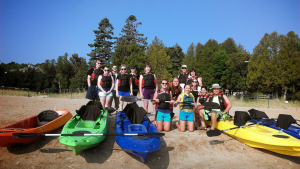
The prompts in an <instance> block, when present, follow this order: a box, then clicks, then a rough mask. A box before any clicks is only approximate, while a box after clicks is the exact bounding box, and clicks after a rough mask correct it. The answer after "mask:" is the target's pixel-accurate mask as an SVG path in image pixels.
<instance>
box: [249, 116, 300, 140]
mask: <svg viewBox="0 0 300 169" xmlns="http://www.w3.org/2000/svg"><path fill="white" fill-rule="evenodd" d="M249 122H251V123H260V124H261V125H264V126H267V127H270V128H272V129H275V130H278V132H279V131H280V132H284V133H286V134H289V135H291V136H293V137H295V138H297V139H299V140H300V127H297V126H293V125H291V126H290V127H289V128H288V129H287V130H284V129H281V128H279V127H277V126H276V123H277V121H276V120H272V119H262V120H257V121H254V120H249Z"/></svg>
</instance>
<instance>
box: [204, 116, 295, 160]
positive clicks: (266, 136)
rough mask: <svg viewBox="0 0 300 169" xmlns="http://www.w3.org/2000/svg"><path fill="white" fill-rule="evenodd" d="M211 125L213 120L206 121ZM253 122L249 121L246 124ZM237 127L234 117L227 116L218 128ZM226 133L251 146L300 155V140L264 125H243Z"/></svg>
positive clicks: (217, 124) (219, 122) (290, 154)
mask: <svg viewBox="0 0 300 169" xmlns="http://www.w3.org/2000/svg"><path fill="white" fill-rule="evenodd" d="M206 122H207V124H208V125H211V121H206ZM249 124H253V123H251V122H247V123H246V125H249ZM233 127H237V126H236V125H234V120H233V118H230V117H228V116H227V117H226V118H225V120H222V121H218V122H217V123H216V128H217V129H219V130H225V129H229V128H233ZM224 133H225V134H227V135H229V136H231V137H233V138H235V139H237V140H238V141H240V142H242V143H244V144H247V145H248V146H250V147H255V148H261V149H266V150H269V151H273V152H276V153H279V154H284V155H289V156H297V157H300V141H299V139H297V138H295V137H292V136H290V135H288V134H286V133H284V132H282V133H281V132H278V130H275V129H272V128H269V127H266V126H262V125H259V124H255V125H251V126H247V127H241V128H237V129H233V130H228V131H224Z"/></svg>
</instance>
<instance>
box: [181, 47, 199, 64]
mask: <svg viewBox="0 0 300 169" xmlns="http://www.w3.org/2000/svg"><path fill="white" fill-rule="evenodd" d="M195 60H196V59H195V45H194V43H192V44H191V45H190V46H189V48H188V50H187V52H186V55H185V57H184V59H183V65H187V67H188V70H191V69H195V66H196V65H195Z"/></svg>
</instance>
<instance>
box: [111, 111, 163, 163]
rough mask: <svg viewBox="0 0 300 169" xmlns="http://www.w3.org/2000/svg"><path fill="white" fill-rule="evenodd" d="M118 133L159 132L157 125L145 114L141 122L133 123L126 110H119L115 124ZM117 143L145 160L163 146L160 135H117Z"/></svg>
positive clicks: (126, 150)
mask: <svg viewBox="0 0 300 169" xmlns="http://www.w3.org/2000/svg"><path fill="white" fill-rule="evenodd" d="M115 133H116V134H130V133H158V131H157V129H156V127H155V126H154V125H153V124H152V123H151V122H150V121H149V120H148V119H147V117H146V116H144V118H143V121H142V123H141V124H131V123H130V121H129V119H128V118H127V117H126V114H125V112H118V113H117V116H116V124H115ZM115 140H116V142H117V144H118V145H119V146H120V147H121V148H122V149H123V150H124V151H125V152H127V153H130V154H134V155H136V156H138V157H140V158H141V160H142V161H143V162H145V160H146V158H147V157H148V156H149V155H150V154H151V153H153V152H154V151H157V150H159V149H160V147H161V142H160V139H159V138H158V137H148V136H115Z"/></svg>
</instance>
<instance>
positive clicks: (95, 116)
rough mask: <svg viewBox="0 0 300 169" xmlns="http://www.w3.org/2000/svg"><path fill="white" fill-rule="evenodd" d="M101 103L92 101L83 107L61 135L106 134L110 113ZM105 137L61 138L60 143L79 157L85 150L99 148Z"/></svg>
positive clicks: (66, 125)
mask: <svg viewBox="0 0 300 169" xmlns="http://www.w3.org/2000/svg"><path fill="white" fill-rule="evenodd" d="M99 103H100V102H98V103H97V102H93V101H90V102H89V103H88V104H87V105H84V106H82V107H81V108H80V110H79V111H78V112H77V114H76V115H75V116H73V118H72V119H71V120H69V121H68V122H67V123H66V124H65V126H64V128H63V130H62V132H61V134H82V133H84V134H101V133H105V134H106V133H107V130H108V112H107V111H106V110H103V109H102V105H101V103H100V105H99ZM105 137H106V136H105V135H104V136H101V135H96V136H95V135H92V136H60V138H59V142H60V143H62V144H64V145H66V146H67V147H68V148H69V149H70V150H72V151H74V153H75V154H76V155H78V154H79V153H80V152H81V151H83V150H85V149H88V148H91V147H95V146H97V145H98V144H99V143H100V142H101V141H103V140H104V139H105Z"/></svg>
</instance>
